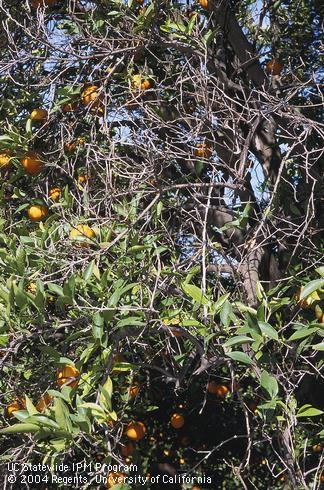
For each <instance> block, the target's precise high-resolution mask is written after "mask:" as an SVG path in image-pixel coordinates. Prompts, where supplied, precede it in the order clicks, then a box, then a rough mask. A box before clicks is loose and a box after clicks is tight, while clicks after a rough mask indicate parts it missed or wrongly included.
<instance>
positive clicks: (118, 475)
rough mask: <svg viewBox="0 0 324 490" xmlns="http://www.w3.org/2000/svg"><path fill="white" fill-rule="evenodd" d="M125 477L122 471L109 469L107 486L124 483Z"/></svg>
mask: <svg viewBox="0 0 324 490" xmlns="http://www.w3.org/2000/svg"><path fill="white" fill-rule="evenodd" d="M125 478H126V476H125V473H122V472H121V471H110V472H109V474H108V478H107V488H111V487H113V486H115V485H117V484H120V483H124V481H125Z"/></svg>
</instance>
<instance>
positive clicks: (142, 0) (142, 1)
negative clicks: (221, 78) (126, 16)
mask: <svg viewBox="0 0 324 490" xmlns="http://www.w3.org/2000/svg"><path fill="white" fill-rule="evenodd" d="M136 3H139V4H140V5H143V3H144V0H136Z"/></svg>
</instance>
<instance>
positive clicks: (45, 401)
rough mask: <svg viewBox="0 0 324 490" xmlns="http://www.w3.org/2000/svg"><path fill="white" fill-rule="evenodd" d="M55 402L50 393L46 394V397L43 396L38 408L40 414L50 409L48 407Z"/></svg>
mask: <svg viewBox="0 0 324 490" xmlns="http://www.w3.org/2000/svg"><path fill="white" fill-rule="evenodd" d="M52 400H53V397H52V396H51V395H49V394H48V393H45V394H44V395H42V396H41V398H40V399H39V401H38V403H37V405H36V408H37V410H38V411H39V412H44V410H45V408H47V407H48V405H50V404H51V402H52Z"/></svg>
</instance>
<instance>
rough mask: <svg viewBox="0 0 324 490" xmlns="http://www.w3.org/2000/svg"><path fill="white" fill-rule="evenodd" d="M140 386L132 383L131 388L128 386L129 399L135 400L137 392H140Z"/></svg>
mask: <svg viewBox="0 0 324 490" xmlns="http://www.w3.org/2000/svg"><path fill="white" fill-rule="evenodd" d="M140 389H141V388H140V386H139V384H138V383H134V384H133V385H132V386H130V388H129V390H128V393H129V397H130V398H135V397H136V396H137V395H138V394H139V392H140Z"/></svg>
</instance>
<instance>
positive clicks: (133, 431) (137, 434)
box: [126, 422, 146, 441]
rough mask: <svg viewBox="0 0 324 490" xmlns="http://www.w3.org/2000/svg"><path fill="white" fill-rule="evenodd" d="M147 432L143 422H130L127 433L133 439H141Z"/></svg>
mask: <svg viewBox="0 0 324 490" xmlns="http://www.w3.org/2000/svg"><path fill="white" fill-rule="evenodd" d="M145 433H146V427H145V425H144V424H143V422H130V423H129V424H128V426H127V428H126V435H127V437H128V438H129V439H131V440H132V441H140V440H141V439H143V437H144V436H145Z"/></svg>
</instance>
